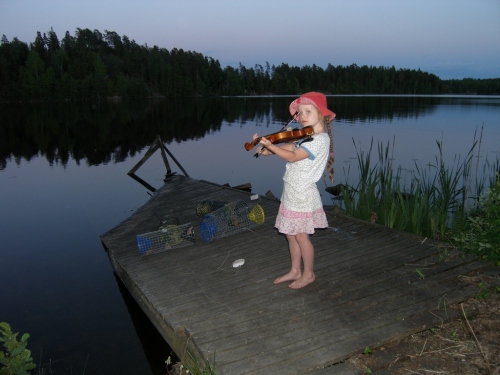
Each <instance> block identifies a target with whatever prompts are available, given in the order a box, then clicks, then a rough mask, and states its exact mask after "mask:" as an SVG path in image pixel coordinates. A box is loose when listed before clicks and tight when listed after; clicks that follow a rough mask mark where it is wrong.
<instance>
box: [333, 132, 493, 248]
mask: <svg viewBox="0 0 500 375" xmlns="http://www.w3.org/2000/svg"><path fill="white" fill-rule="evenodd" d="M476 134H477V131H476ZM476 134H475V135H474V141H473V144H472V147H471V148H470V150H469V151H468V152H467V154H466V155H465V157H464V158H463V159H462V158H461V157H460V156H455V158H454V161H453V163H452V164H451V165H445V161H444V160H445V158H444V150H443V149H444V148H443V141H442V140H441V141H439V140H438V141H436V143H437V147H438V154H437V155H436V158H435V161H434V162H433V163H429V164H428V165H426V166H421V165H418V164H417V162H415V170H414V171H413V172H412V174H411V177H410V181H405V179H403V177H402V168H401V167H400V166H398V167H394V165H393V160H394V158H393V157H392V155H393V152H394V148H395V139H393V140H392V142H387V144H383V143H382V142H380V143H379V144H378V147H377V151H378V158H377V159H375V161H374V157H373V151H374V150H373V149H374V147H373V146H374V141H373V138H372V141H371V144H370V146H369V148H368V151H367V152H365V151H363V150H362V149H361V147H359V148H358V145H356V142H354V139H353V143H354V147H355V149H356V154H357V160H358V171H359V183H358V184H357V186H354V187H350V186H352V185H351V184H350V183H349V181H347V183H345V184H344V185H345V186H344V187H342V188H341V191H342V196H343V204H344V205H345V210H346V213H347V214H348V215H350V216H353V217H356V218H359V219H363V220H370V219H371V221H375V220H376V221H377V223H379V224H382V225H385V226H388V227H390V228H395V229H398V230H402V231H406V232H411V233H415V234H417V235H420V236H425V237H429V238H435V239H445V238H446V237H448V236H450V233H451V232H452V231H460V230H461V229H463V228H464V225H465V223H466V221H467V220H466V219H467V215H468V212H469V211H470V210H471V209H475V208H476V207H477V203H478V197H479V196H480V195H481V193H482V191H483V190H484V187H485V182H486V180H487V179H488V178H489V182H490V185H492V184H491V182H492V181H495V174H496V171H498V168H499V164H500V163H499V159H498V156H497V159H496V162H495V163H489V162H488V160H487V159H486V161H485V165H484V166H483V168H482V170H481V169H480V166H479V162H478V161H479V153H478V154H477V156H476V155H475V154H474V152H475V150H476V146H477V145H478V144H479V145H480V139H481V137H482V131H481V135H480V137H479V139H476ZM475 158H477V159H476V162H475V163H474V161H475ZM349 172H350V171H349ZM347 180H349V175H348V174H347Z"/></svg>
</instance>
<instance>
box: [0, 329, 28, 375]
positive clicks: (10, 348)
mask: <svg viewBox="0 0 500 375" xmlns="http://www.w3.org/2000/svg"><path fill="white" fill-rule="evenodd" d="M0 334H1V335H2V336H1V337H0V341H1V342H3V347H4V349H5V351H3V350H2V351H0V365H1V368H0V375H25V374H30V373H31V370H33V369H34V368H35V364H34V363H33V358H31V351H29V350H28V349H26V346H27V345H28V338H29V337H30V335H28V334H27V333H25V334H24V335H23V336H22V337H21V341H17V335H18V333H13V332H12V330H11V329H10V325H9V324H8V323H5V322H0Z"/></svg>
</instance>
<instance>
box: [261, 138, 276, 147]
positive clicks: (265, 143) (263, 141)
mask: <svg viewBox="0 0 500 375" xmlns="http://www.w3.org/2000/svg"><path fill="white" fill-rule="evenodd" d="M259 143H260V144H261V145H262V146H264V147H267V146H271V145H272V144H273V142H271V141H270V140H269V139H267V138H266V137H262V138H261V139H260V141H259Z"/></svg>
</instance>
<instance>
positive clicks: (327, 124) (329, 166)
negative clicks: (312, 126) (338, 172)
mask: <svg viewBox="0 0 500 375" xmlns="http://www.w3.org/2000/svg"><path fill="white" fill-rule="evenodd" d="M317 109H318V108H317ZM318 113H319V116H320V119H321V122H322V123H323V125H324V126H325V127H326V131H327V132H328V136H329V137H330V157H329V159H328V162H327V164H326V169H327V170H328V173H329V175H330V181H332V182H333V175H334V174H335V171H334V170H333V161H334V160H335V159H334V157H333V136H332V127H331V126H330V123H331V122H332V121H333V119H331V118H330V117H329V116H323V115H322V114H321V112H320V111H319V109H318Z"/></svg>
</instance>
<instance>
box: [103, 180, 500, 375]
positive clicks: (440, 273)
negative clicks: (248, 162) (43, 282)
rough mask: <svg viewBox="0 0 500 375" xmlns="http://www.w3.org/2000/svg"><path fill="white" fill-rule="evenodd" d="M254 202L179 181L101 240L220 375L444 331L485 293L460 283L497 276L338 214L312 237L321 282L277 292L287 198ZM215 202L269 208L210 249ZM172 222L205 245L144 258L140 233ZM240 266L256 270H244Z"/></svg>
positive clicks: (147, 307) (175, 345)
mask: <svg viewBox="0 0 500 375" xmlns="http://www.w3.org/2000/svg"><path fill="white" fill-rule="evenodd" d="M250 196H251V193H249V192H246V191H243V190H238V189H232V188H230V187H227V186H221V185H217V184H213V183H210V182H207V181H199V180H195V179H191V178H188V177H184V176H173V177H172V178H170V179H169V180H168V181H167V182H166V183H165V185H164V186H163V187H162V188H161V189H159V190H158V191H157V192H156V193H155V194H154V196H153V197H152V198H151V199H150V200H149V201H148V202H147V203H146V204H145V205H144V206H142V207H141V208H139V209H138V210H137V211H136V212H135V213H134V214H133V215H131V216H130V217H129V218H128V219H126V220H124V221H123V222H122V223H119V224H118V225H117V226H116V227H115V228H112V229H111V230H109V231H108V232H106V233H105V234H103V235H102V236H101V241H102V243H103V246H104V248H105V249H106V251H107V253H108V256H109V259H110V262H111V264H112V265H113V268H114V269H115V272H116V274H117V275H118V277H119V278H120V279H121V280H122V281H123V283H124V285H125V286H126V287H127V288H128V290H129V291H130V292H131V294H132V296H133V297H134V298H135V299H136V301H137V302H138V303H139V305H140V306H141V308H142V309H143V310H144V311H145V313H146V315H147V316H148V317H149V318H150V320H151V321H152V322H153V324H154V325H155V326H156V327H157V329H158V331H159V332H160V333H161V334H162V335H163V337H164V338H165V340H166V341H167V342H168V343H169V345H170V346H171V347H172V349H173V350H174V351H175V352H176V354H177V355H178V356H179V358H181V360H183V361H184V362H185V363H189V362H190V361H192V360H193V358H194V360H196V361H199V362H200V363H201V362H203V361H209V362H212V363H213V361H215V367H216V371H217V374H218V375H225V374H262V373H272V374H304V373H308V372H317V371H318V369H321V368H323V367H326V366H330V365H334V364H336V363H339V362H340V361H343V360H345V359H346V358H349V357H350V356H352V355H353V354H356V353H360V352H362V351H363V350H364V348H365V347H366V346H370V347H371V348H375V347H376V346H379V345H383V344H385V343H388V342H389V341H391V340H394V339H396V338H398V337H403V336H405V335H408V334H411V333H414V332H417V331H419V330H423V329H425V328H426V327H429V326H432V325H436V324H438V323H440V322H441V319H446V313H447V311H446V307H447V306H449V305H450V304H454V303H457V302H460V301H463V300H465V299H467V298H470V297H471V296H473V295H474V294H475V293H476V292H477V286H474V285H469V284H467V282H465V281H464V278H461V277H460V276H463V275H475V274H478V273H490V274H495V272H496V270H495V269H494V268H493V266H491V265H490V264H488V263H484V262H479V261H478V260H477V259H475V258H473V257H461V256H459V255H460V254H459V253H458V252H456V251H454V250H452V249H449V250H447V252H446V253H445V252H443V251H442V250H441V249H442V248H443V247H444V244H442V243H439V242H436V241H431V240H426V239H423V238H419V237H417V236H414V235H410V234H406V233H402V232H398V231H395V230H391V229H389V228H385V227H382V226H379V225H376V224H372V223H369V222H363V221H360V220H355V219H352V218H348V217H345V216H343V215H338V214H335V213H333V212H328V215H327V216H328V222H329V227H328V228H327V229H324V230H318V231H317V232H316V233H315V234H314V235H313V236H311V240H312V242H313V244H314V246H315V252H316V257H315V263H316V266H315V274H316V281H315V282H314V283H313V284H311V285H309V286H307V287H306V288H304V289H301V290H292V289H290V288H288V287H287V285H286V284H277V285H275V284H274V283H273V280H274V279H275V278H276V277H277V276H279V275H281V274H283V273H285V272H287V271H288V269H289V265H290V263H289V254H288V249H287V242H286V239H285V237H284V236H283V235H280V234H278V233H277V231H276V229H275V228H274V221H275V218H276V215H277V212H278V207H279V201H278V200H277V199H272V198H268V197H265V196H260V197H259V198H258V200H256V201H250ZM204 200H211V201H224V202H233V201H239V200H240V201H244V202H249V203H258V204H259V205H261V206H262V207H263V209H264V212H265V222H264V223H263V224H262V225H259V226H256V227H252V228H247V229H245V230H243V231H241V232H239V233H236V234H231V235H228V236H227V237H224V238H217V239H214V240H212V241H210V242H205V241H203V239H202V237H201V235H200V233H199V230H198V228H199V224H200V222H201V218H199V217H198V216H196V206H197V204H198V203H200V202H201V201H204ZM165 215H174V216H176V217H177V218H178V219H179V220H180V222H181V223H191V224H192V225H193V227H194V228H195V239H196V243H195V244H193V245H192V246H187V247H182V248H174V249H169V250H165V251H163V252H159V253H156V254H153V255H147V256H141V255H140V254H139V251H138V247H137V243H136V239H135V236H136V235H138V234H141V233H147V232H150V231H155V230H157V229H158V226H159V222H160V220H161V218H162V217H164V216H165ZM240 258H242V259H245V265H244V266H243V267H241V268H233V267H232V263H233V261H234V260H236V259H240ZM417 270H418V272H417ZM496 280H498V278H497V279H496Z"/></svg>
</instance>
